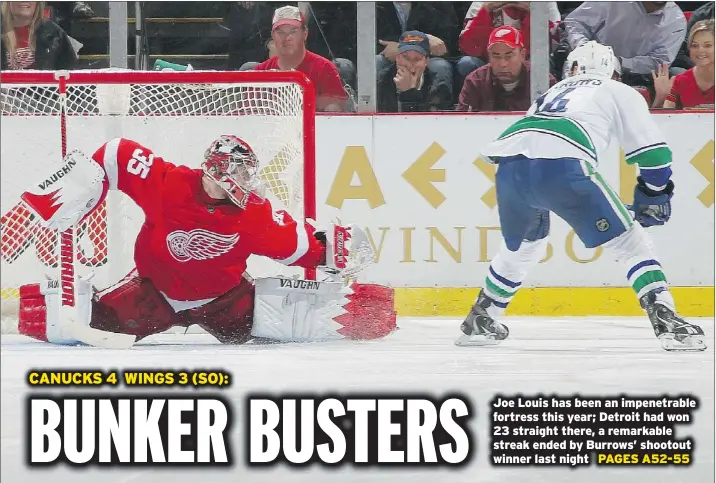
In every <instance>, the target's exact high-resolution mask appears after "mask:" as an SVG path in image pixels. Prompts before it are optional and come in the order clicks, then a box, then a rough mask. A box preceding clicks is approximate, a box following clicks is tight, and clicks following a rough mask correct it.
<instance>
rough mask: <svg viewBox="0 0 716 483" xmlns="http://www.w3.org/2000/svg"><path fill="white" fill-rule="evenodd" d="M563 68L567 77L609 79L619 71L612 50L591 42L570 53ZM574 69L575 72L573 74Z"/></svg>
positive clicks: (606, 46) (617, 62)
mask: <svg viewBox="0 0 716 483" xmlns="http://www.w3.org/2000/svg"><path fill="white" fill-rule="evenodd" d="M565 67H566V69H567V75H569V76H570V77H571V76H574V75H583V74H589V75H601V76H604V77H609V78H610V79H611V78H612V77H613V76H614V73H615V72H617V73H619V70H620V66H619V61H618V60H617V58H616V56H615V55H614V51H613V50H612V48H611V47H609V46H608V45H602V44H600V43H599V42H595V41H593V40H591V41H589V42H586V43H584V44H582V45H580V46H579V47H577V48H576V49H574V50H573V51H572V52H570V53H569V56H567V61H566V62H565ZM575 67H576V69H577V71H576V72H575V73H573V70H574V68H575Z"/></svg>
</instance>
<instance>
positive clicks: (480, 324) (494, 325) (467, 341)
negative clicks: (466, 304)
mask: <svg viewBox="0 0 716 483" xmlns="http://www.w3.org/2000/svg"><path fill="white" fill-rule="evenodd" d="M492 303H494V300H492V299H491V298H490V297H488V296H487V295H485V292H484V291H480V295H479V296H478V297H477V301H476V302H475V305H473V306H472V308H471V309H470V313H469V314H467V317H465V320H464V321H463V323H462V324H461V325H460V330H462V332H463V335H461V336H460V337H459V338H458V339H457V340H456V341H455V345H457V346H462V347H471V346H472V347H475V346H493V345H497V344H499V343H500V342H502V341H503V340H505V339H506V338H507V336H508V335H509V334H510V331H509V330H508V329H507V327H506V326H505V325H503V324H501V323H500V322H497V321H495V320H493V319H492V317H490V316H489V315H488V313H487V308H488V307H489V306H490V305H491V304H492Z"/></svg>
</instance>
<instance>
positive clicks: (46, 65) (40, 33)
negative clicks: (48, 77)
mask: <svg viewBox="0 0 716 483" xmlns="http://www.w3.org/2000/svg"><path fill="white" fill-rule="evenodd" d="M43 10H44V2H3V3H2V38H1V40H0V57H1V59H0V68H1V69H2V70H20V69H35V70H71V69H74V68H75V67H76V65H77V54H76V52H75V50H74V48H73V47H72V43H71V42H70V38H69V36H68V35H67V33H65V31H64V30H62V29H61V28H60V26H59V25H57V24H56V23H55V22H53V21H52V20H48V19H45V18H43V17H42V12H43Z"/></svg>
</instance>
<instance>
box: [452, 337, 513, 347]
mask: <svg viewBox="0 0 716 483" xmlns="http://www.w3.org/2000/svg"><path fill="white" fill-rule="evenodd" d="M502 341H503V339H499V338H498V337H497V336H496V335H495V334H473V335H466V334H463V335H461V336H460V337H458V338H457V340H456V341H455V345H456V346H459V347H485V346H496V345H498V344H499V343H500V342H502Z"/></svg>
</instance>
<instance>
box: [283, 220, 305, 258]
mask: <svg viewBox="0 0 716 483" xmlns="http://www.w3.org/2000/svg"><path fill="white" fill-rule="evenodd" d="M296 238H297V241H296V250H295V251H294V252H293V254H292V255H291V256H290V257H288V258H284V259H283V260H277V261H278V262H279V263H282V264H284V265H291V264H292V263H296V261H298V260H299V259H300V258H301V257H302V256H304V255H305V254H306V253H307V252H308V232H306V226H305V224H303V223H296Z"/></svg>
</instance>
